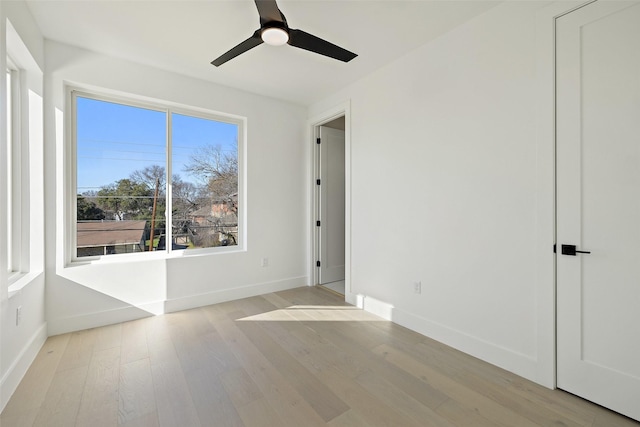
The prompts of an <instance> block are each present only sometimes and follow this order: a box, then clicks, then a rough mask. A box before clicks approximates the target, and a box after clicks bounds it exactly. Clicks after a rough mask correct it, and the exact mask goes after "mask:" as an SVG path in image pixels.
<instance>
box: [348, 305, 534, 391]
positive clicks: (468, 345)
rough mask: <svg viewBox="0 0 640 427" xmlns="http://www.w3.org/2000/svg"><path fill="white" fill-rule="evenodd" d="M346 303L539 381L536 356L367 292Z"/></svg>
mask: <svg viewBox="0 0 640 427" xmlns="http://www.w3.org/2000/svg"><path fill="white" fill-rule="evenodd" d="M346 299H347V302H349V303H350V304H353V305H355V306H357V307H359V308H362V309H364V310H365V311H368V312H370V313H373V314H375V315H377V316H380V317H382V318H383V319H386V320H390V321H392V322H394V323H397V324H398V325H401V326H404V327H405V328H408V329H411V330H412V331H415V332H418V333H419V334H422V335H424V336H427V337H429V338H432V339H434V340H436V341H439V342H441V343H443V344H446V345H448V346H450V347H453V348H455V349H457V350H460V351H462V352H464V353H467V354H470V355H472V356H474V357H477V358H479V359H481V360H484V361H485V362H488V363H491V364H492V365H495V366H498V367H500V368H503V369H506V370H507V371H510V372H513V373H514V374H516V375H520V376H521V377H524V378H526V379H528V380H531V381H534V382H537V378H536V377H537V368H536V360H535V358H533V357H530V356H527V355H525V354H522V353H518V352H516V351H513V350H511V349H508V348H505V347H501V346H499V345H496V344H494V343H491V342H488V341H484V340H482V339H479V338H477V337H474V336H471V335H469V334H466V333H464V332H461V331H458V330H455V329H452V328H450V327H448V326H445V325H442V324H439V323H437V322H434V321H432V320H429V319H427V318H424V317H421V316H418V315H416V314H413V313H410V312H408V311H404V310H401V309H398V308H396V307H394V306H393V305H391V304H389V303H386V302H384V301H379V300H376V299H374V298H371V297H367V296H364V295H356V294H349V295H348V296H347V298H346Z"/></svg>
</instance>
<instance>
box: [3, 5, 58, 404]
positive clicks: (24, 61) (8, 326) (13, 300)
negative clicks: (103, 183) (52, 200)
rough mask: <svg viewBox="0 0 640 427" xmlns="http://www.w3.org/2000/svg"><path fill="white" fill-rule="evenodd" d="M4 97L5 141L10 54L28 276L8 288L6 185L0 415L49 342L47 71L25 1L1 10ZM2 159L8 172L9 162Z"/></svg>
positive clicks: (40, 41) (41, 47)
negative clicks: (16, 79) (17, 92)
mask: <svg viewBox="0 0 640 427" xmlns="http://www.w3.org/2000/svg"><path fill="white" fill-rule="evenodd" d="M0 33H1V34H2V37H1V38H0V40H1V42H0V69H1V70H2V76H1V77H0V93H1V94H2V96H1V97H0V99H1V100H2V102H1V104H2V109H1V110H2V112H1V116H2V119H1V120H0V121H1V123H2V126H0V128H2V129H3V132H2V134H1V135H0V141H1V144H0V146H2V147H3V148H4V146H5V144H6V143H7V141H6V133H5V132H4V129H5V126H6V124H5V121H6V120H5V117H6V112H5V111H6V110H5V106H6V94H5V92H6V91H5V88H6V82H5V73H4V70H5V69H6V68H5V61H6V56H7V54H9V55H10V56H11V58H12V60H13V61H14V62H15V65H16V66H17V67H18V69H20V72H21V79H20V80H21V81H20V83H21V96H20V97H21V102H22V106H21V117H22V120H23V122H24V126H22V129H21V131H22V135H21V144H22V147H21V151H20V152H21V154H20V156H21V161H20V163H19V164H13V165H12V167H13V168H14V169H17V170H19V173H20V175H21V176H22V188H23V190H24V191H23V192H22V195H21V196H22V201H21V202H20V206H21V213H22V225H23V226H22V232H21V233H20V234H19V235H16V236H15V237H17V238H21V239H22V241H23V249H24V250H23V254H22V255H21V256H20V255H19V257H20V258H21V259H22V265H23V266H24V267H25V268H24V272H23V273H26V274H22V275H20V276H19V278H18V279H17V280H15V278H13V280H12V282H11V286H10V287H7V284H8V278H7V252H6V248H5V245H4V242H5V241H6V240H5V230H6V229H7V228H6V227H7V217H6V215H5V212H6V206H7V201H8V194H7V192H6V187H5V185H4V184H5V181H4V179H3V181H2V186H1V187H2V190H1V191H0V230H1V231H0V242H2V243H3V244H2V245H1V246H2V249H0V410H2V408H4V406H5V405H6V403H7V401H8V400H9V398H10V396H11V394H12V393H13V391H14V390H15V388H16V387H17V385H18V383H19V382H20V380H21V379H22V376H23V375H24V373H25V372H26V370H27V369H28V367H29V365H30V364H31V362H32V361H33V359H34V357H35V355H36V354H37V352H38V350H39V349H40V347H41V346H42V344H43V343H44V340H45V339H46V332H47V325H46V320H45V309H44V305H45V296H44V292H45V291H44V274H43V270H44V252H43V249H42V248H43V246H44V228H43V222H44V221H43V219H42V218H43V216H44V209H43V158H42V156H43V146H42V133H43V128H42V126H43V120H42V71H41V70H42V69H43V64H44V56H43V39H42V36H41V35H40V32H39V30H38V28H37V26H36V24H35V21H34V20H33V18H32V16H31V14H30V13H29V11H28V9H27V7H26V5H25V4H24V3H23V2H2V4H1V5H0ZM6 161H8V160H7V159H6V158H4V157H3V156H2V160H1V161H0V164H2V169H3V172H4V170H6V169H4V164H5V163H4V162H6ZM18 307H21V309H22V316H21V321H20V323H19V324H16V310H17V308H18Z"/></svg>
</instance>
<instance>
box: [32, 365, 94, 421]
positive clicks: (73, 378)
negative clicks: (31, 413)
mask: <svg viewBox="0 0 640 427" xmlns="http://www.w3.org/2000/svg"><path fill="white" fill-rule="evenodd" d="M87 370H88V366H80V367H78V368H70V369H65V370H64V371H59V372H56V375H55V376H54V378H53V381H51V385H50V386H49V390H48V391H47V395H46V397H45V399H44V402H42V406H41V407H40V410H39V411H38V416H37V417H36V419H35V421H34V423H33V425H34V427H41V426H42V427H66V426H70V425H74V424H75V421H76V417H77V415H78V409H79V408H80V399H81V397H82V390H83V387H84V384H85V381H86V378H87Z"/></svg>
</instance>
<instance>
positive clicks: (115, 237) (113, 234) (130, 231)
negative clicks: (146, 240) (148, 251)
mask: <svg viewBox="0 0 640 427" xmlns="http://www.w3.org/2000/svg"><path fill="white" fill-rule="evenodd" d="M146 225H147V221H100V222H99V221H90V222H78V247H79V248H85V247H92V246H115V245H126V244H134V243H140V241H141V240H142V237H143V233H144V230H145V227H146Z"/></svg>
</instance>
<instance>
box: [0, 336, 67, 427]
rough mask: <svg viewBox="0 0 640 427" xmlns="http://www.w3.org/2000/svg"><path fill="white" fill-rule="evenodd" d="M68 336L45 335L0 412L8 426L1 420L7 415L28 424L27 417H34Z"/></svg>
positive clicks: (55, 369) (65, 345)
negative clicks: (33, 357)
mask: <svg viewBox="0 0 640 427" xmlns="http://www.w3.org/2000/svg"><path fill="white" fill-rule="evenodd" d="M70 339H71V334H64V335H56V336H53V337H49V338H47V341H46V342H45V343H44V345H43V346H42V348H41V349H40V351H39V352H38V355H37V356H36V358H35V360H34V361H33V363H32V364H31V366H30V367H29V369H28V370H27V372H26V374H25V375H24V378H22V381H21V382H20V384H19V385H18V387H17V388H16V391H15V392H14V393H13V396H11V399H9V402H8V403H7V405H6V407H5V408H4V410H3V411H2V414H1V415H0V421H3V422H5V423H6V424H8V425H12V424H11V423H10V422H9V421H5V420H8V419H9V417H11V418H12V419H14V420H15V421H13V422H15V423H18V422H20V423H28V421H27V420H29V419H32V420H35V414H36V413H37V410H38V408H40V406H41V405H42V402H43V401H44V398H45V396H46V395H47V391H48V390H49V386H50V385H51V381H52V380H53V377H54V376H55V373H56V372H57V369H58V364H59V363H60V360H61V359H62V356H63V355H64V352H65V350H66V348H67V345H68V343H69V340H70ZM32 422H33V421H32Z"/></svg>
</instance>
